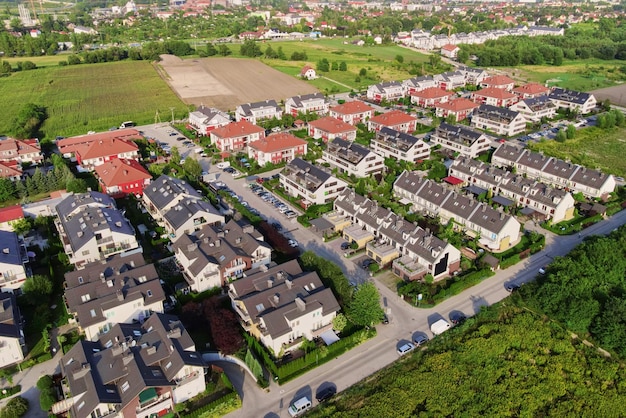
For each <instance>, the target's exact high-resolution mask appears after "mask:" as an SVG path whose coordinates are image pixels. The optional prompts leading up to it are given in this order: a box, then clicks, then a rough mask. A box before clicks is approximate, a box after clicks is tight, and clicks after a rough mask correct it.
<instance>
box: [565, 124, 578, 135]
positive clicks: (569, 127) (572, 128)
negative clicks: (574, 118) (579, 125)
mask: <svg viewBox="0 0 626 418" xmlns="http://www.w3.org/2000/svg"><path fill="white" fill-rule="evenodd" d="M565 134H566V135H567V139H574V137H575V136H576V127H575V126H574V125H572V124H569V125H567V129H566V130H565Z"/></svg>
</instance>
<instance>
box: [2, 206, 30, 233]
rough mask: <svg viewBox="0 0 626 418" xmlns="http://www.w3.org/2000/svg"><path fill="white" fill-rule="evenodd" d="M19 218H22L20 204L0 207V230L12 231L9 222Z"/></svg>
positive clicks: (22, 211) (22, 212)
mask: <svg viewBox="0 0 626 418" xmlns="http://www.w3.org/2000/svg"><path fill="white" fill-rule="evenodd" d="M20 219H24V210H23V209H22V205H12V206H6V207H4V208H0V231H8V232H13V226H12V225H11V224H12V223H13V222H15V221H19V220H20Z"/></svg>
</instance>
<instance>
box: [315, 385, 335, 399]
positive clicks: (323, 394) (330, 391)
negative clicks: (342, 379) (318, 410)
mask: <svg viewBox="0 0 626 418" xmlns="http://www.w3.org/2000/svg"><path fill="white" fill-rule="evenodd" d="M336 393H337V389H336V388H335V387H333V386H329V387H327V388H325V389H322V390H320V391H319V392H318V393H317V396H315V399H317V401H318V402H320V403H321V402H326V401H327V400H329V399H330V398H332V397H333V396H335V394H336Z"/></svg>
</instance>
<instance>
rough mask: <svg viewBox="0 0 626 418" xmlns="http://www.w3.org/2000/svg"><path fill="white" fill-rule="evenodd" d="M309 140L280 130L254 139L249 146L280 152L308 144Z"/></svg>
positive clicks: (260, 149) (259, 149)
mask: <svg viewBox="0 0 626 418" xmlns="http://www.w3.org/2000/svg"><path fill="white" fill-rule="evenodd" d="M306 144H307V142H306V141H305V140H304V139H300V138H298V137H297V136H295V135H293V134H290V133H288V132H279V133H273V134H270V135H268V136H267V137H265V138H261V139H259V140H258V141H252V142H251V143H250V144H248V146H249V147H250V148H252V149H255V150H258V151H261V152H264V153H271V152H278V151H282V150H287V149H291V148H295V147H299V146H301V145H306Z"/></svg>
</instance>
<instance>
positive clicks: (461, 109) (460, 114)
mask: <svg viewBox="0 0 626 418" xmlns="http://www.w3.org/2000/svg"><path fill="white" fill-rule="evenodd" d="M478 106H479V105H478V104H476V103H474V102H473V101H471V100H469V99H466V98H464V97H459V98H457V99H452V100H449V101H447V102H445V103H437V104H436V105H435V115H437V117H439V118H444V119H445V118H447V117H448V116H452V117H454V119H455V121H456V122H460V121H462V120H464V119H465V118H467V117H468V116H469V115H471V114H472V113H473V112H474V110H475V109H477V108H478Z"/></svg>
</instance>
